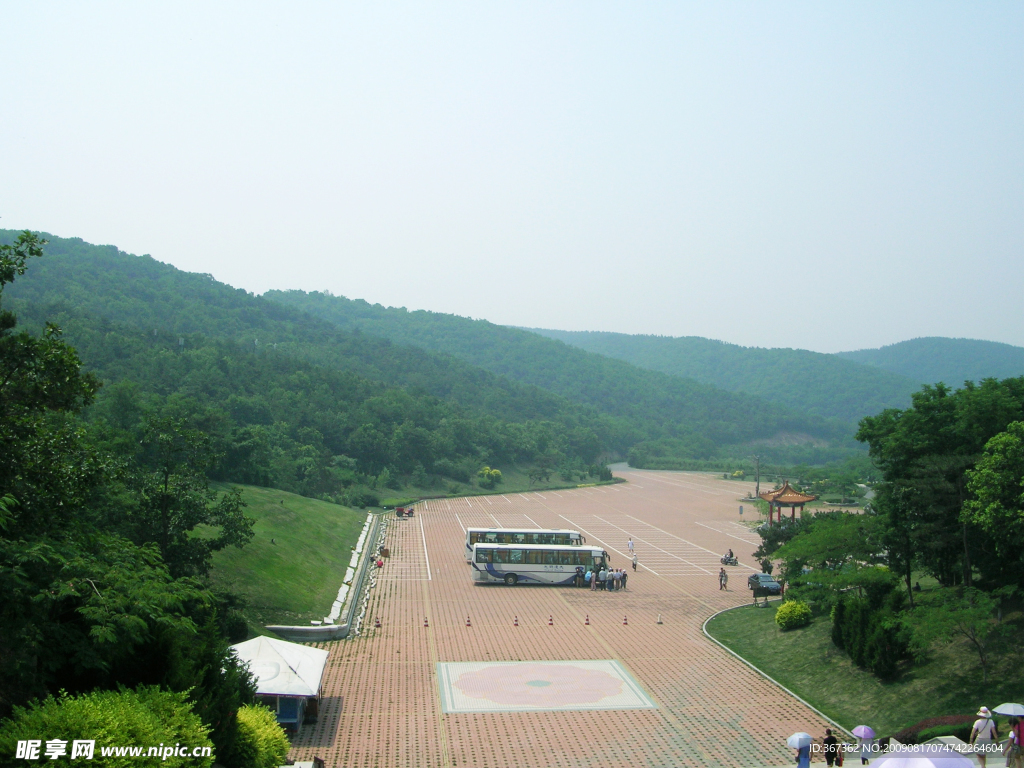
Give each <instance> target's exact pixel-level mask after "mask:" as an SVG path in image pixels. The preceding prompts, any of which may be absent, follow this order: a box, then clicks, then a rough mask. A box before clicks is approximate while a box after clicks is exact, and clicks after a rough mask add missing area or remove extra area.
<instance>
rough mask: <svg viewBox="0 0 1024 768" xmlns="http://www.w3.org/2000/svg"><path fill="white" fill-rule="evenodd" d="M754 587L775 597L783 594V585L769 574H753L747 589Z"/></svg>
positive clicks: (749, 577)
mask: <svg viewBox="0 0 1024 768" xmlns="http://www.w3.org/2000/svg"><path fill="white" fill-rule="evenodd" d="M754 587H761V588H762V589H767V590H768V592H769V593H770V594H773V595H779V594H782V585H781V584H779V582H777V581H776V580H775V579H773V578H772V577H771V576H770V575H769V574H767V573H752V574H750V576H748V577H747V589H754Z"/></svg>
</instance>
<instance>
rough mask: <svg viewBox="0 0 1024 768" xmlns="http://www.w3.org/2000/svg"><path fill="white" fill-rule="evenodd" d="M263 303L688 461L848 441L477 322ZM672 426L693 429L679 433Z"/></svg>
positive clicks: (333, 304) (279, 294)
mask: <svg viewBox="0 0 1024 768" xmlns="http://www.w3.org/2000/svg"><path fill="white" fill-rule="evenodd" d="M264 298H267V299H270V300H272V301H276V302H280V303H282V304H285V305H288V306H291V307H294V308H297V309H301V310H304V311H306V312H308V313H310V314H313V315H316V316H317V317H320V318H322V319H325V320H329V321H330V322H332V323H335V324H336V325H337V326H338V327H339V328H342V329H345V330H349V331H353V332H362V333H365V334H372V335H377V336H383V337H386V338H388V339H390V340H392V341H394V342H395V343H401V344H410V345H415V346H418V347H421V348H423V349H427V350H430V351H433V352H443V353H447V354H451V355H453V356H456V357H459V358H461V359H462V360H464V361H466V362H469V363H471V364H473V365H477V366H480V367H482V368H484V369H486V370H489V371H492V372H494V373H498V374H501V375H503V376H506V377H508V378H512V379H515V380H517V381H520V382H524V383H529V384H533V385H535V386H538V387H541V388H543V389H546V390H548V391H551V392H554V393H556V394H559V395H562V396H563V397H566V398H569V399H571V400H573V401H575V402H579V403H583V404H586V405H589V406H592V407H594V408H597V409H599V410H600V411H602V412H603V413H606V414H610V415H614V416H617V417H622V418H627V419H629V420H630V421H632V422H634V423H638V424H640V425H642V427H643V430H644V434H645V436H646V437H648V438H649V439H667V440H670V441H673V450H677V451H681V452H684V453H685V452H689V453H690V454H691V455H693V456H695V457H696V456H708V455H715V453H716V446H717V447H718V448H721V447H722V446H727V445H733V446H738V445H741V444H744V443H746V442H748V441H752V440H758V439H769V438H771V437H773V436H775V435H777V434H779V433H791V434H793V433H796V434H805V435H812V436H814V437H817V438H821V439H823V440H842V439H843V438H844V437H846V436H847V435H849V434H850V432H849V431H848V430H849V427H848V426H847V424H848V423H849V422H846V423H843V422H841V421H839V420H827V419H824V418H821V417H817V416H814V415H807V414H806V413H805V412H802V411H798V410H796V409H787V408H784V407H781V406H778V405H775V404H772V403H769V402H767V401H766V400H763V399H761V398H758V397H754V396H751V395H747V394H743V393H729V392H725V391H724V390H721V389H717V388H715V387H712V386H709V385H706V384H702V383H699V382H697V381H693V380H688V379H681V378H678V377H674V376H669V375H667V374H663V373H660V372H657V371H648V370H644V369H642V368H638V367H637V366H634V365H631V364H629V363H626V362H623V361H620V360H614V359H612V358H609V357H606V356H603V355H599V354H595V353H591V352H587V351H585V350H580V349H576V348H574V347H572V346H570V345H568V344H564V343H562V342H559V341H557V340H554V339H547V338H544V337H542V336H539V335H538V334H534V333H531V332H529V331H524V330H521V329H517V328H509V327H505V326H499V325H495V324H493V323H490V322H488V321H486V320H471V319H469V318H464V317H458V316H456V315H447V314H441V313H436V312H427V311H424V310H418V311H414V312H408V311H407V310H405V309H404V308H393V307H383V306H380V305H371V304H369V303H368V302H365V301H362V300H352V299H347V298H345V297H342V296H333V295H331V294H329V293H319V292H312V293H306V292H303V291H268V292H267V293H266V294H264ZM681 425H694V426H696V427H697V429H695V430H689V431H686V430H681V429H680V428H679V427H680V426H681ZM688 432H689V433H688Z"/></svg>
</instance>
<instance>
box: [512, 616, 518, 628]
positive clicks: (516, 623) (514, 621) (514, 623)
mask: <svg viewBox="0 0 1024 768" xmlns="http://www.w3.org/2000/svg"><path fill="white" fill-rule="evenodd" d="M512 626H513V627H518V626H519V617H518V616H516V617H515V618H514V619H512Z"/></svg>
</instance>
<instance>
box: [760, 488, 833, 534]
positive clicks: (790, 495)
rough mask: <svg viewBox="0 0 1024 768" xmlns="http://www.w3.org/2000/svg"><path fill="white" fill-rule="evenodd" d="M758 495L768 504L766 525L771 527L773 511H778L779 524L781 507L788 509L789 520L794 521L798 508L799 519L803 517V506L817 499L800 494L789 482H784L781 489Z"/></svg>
mask: <svg viewBox="0 0 1024 768" xmlns="http://www.w3.org/2000/svg"><path fill="white" fill-rule="evenodd" d="M758 495H759V496H760V497H761V498H762V499H764V500H765V501H767V502H768V525H771V524H772V522H773V520H774V517H775V510H778V511H779V522H780V523H781V522H782V508H783V507H789V508H790V514H789V519H790V520H795V519H796V508H797V507H800V517H803V516H804V504H806V503H807V502H809V501H814V500H815V499H817V498H818V497H817V496H811V495H810V494H807V493H800V491H798V490H796V489H795V488H793V487H792V486H791V485H790V484H789V480H787V481H786V482H784V483H783V484H782V487H781V488H776V489H775V490H774V491H765V492H764V493H761V494H758Z"/></svg>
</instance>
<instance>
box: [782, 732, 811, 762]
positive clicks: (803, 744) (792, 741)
mask: <svg viewBox="0 0 1024 768" xmlns="http://www.w3.org/2000/svg"><path fill="white" fill-rule="evenodd" d="M812 741H814V738H813V737H812V736H811V734H809V733H804V732H803V731H797V732H796V733H794V734H793V735H792V736H790V737H789V738H788V739H786V744H788V745H789V746H790V747H792V748H793V749H795V750H796V765H797V768H811V742H812Z"/></svg>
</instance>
